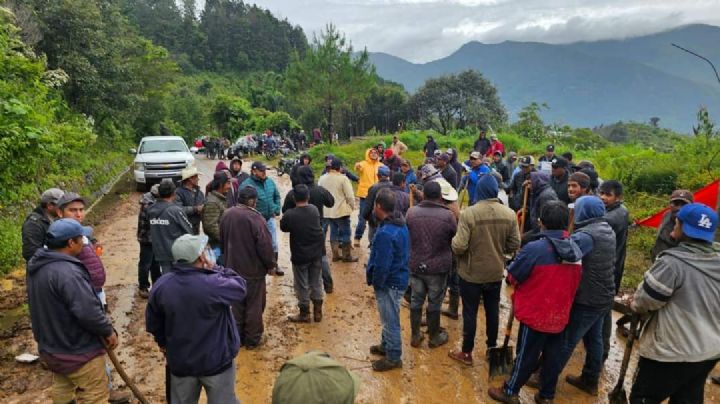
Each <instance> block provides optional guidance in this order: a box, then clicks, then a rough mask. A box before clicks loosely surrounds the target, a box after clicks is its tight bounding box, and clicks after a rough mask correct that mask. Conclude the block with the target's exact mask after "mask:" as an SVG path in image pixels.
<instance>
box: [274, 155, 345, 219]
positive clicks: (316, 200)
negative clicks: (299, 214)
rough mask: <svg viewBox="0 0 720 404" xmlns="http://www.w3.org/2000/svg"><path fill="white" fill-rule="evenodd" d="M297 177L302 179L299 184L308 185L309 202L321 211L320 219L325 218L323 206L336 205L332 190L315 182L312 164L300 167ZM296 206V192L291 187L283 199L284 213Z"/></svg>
mask: <svg viewBox="0 0 720 404" xmlns="http://www.w3.org/2000/svg"><path fill="white" fill-rule="evenodd" d="M297 177H298V181H300V182H298V184H305V185H307V187H308V190H309V191H310V198H309V200H308V202H310V204H311V205H315V207H316V208H317V210H318V212H319V213H320V220H322V219H323V218H324V216H323V208H325V207H328V208H332V207H333V205H335V198H333V196H332V194H331V193H330V191H328V190H327V189H325V188H323V187H321V186H319V185H316V184H315V174H313V171H312V169H311V168H310V166H303V167H300V168H299V169H298V172H297ZM294 207H295V193H294V192H293V190H292V189H291V190H290V192H288V193H287V195H285V200H284V201H283V206H282V213H285V212H286V211H288V210H290V209H292V208H294Z"/></svg>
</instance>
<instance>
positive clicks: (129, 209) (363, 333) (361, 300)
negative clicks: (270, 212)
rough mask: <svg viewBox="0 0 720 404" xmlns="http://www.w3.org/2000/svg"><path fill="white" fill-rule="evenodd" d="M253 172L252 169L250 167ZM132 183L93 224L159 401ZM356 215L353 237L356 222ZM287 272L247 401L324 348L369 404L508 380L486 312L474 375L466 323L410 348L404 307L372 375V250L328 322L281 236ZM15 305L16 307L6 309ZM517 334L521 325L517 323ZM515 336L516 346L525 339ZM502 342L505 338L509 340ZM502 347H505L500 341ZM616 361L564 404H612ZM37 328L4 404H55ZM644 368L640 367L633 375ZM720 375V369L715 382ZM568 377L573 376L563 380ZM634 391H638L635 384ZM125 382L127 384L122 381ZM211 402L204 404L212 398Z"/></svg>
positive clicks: (250, 360) (5, 360)
mask: <svg viewBox="0 0 720 404" xmlns="http://www.w3.org/2000/svg"><path fill="white" fill-rule="evenodd" d="M215 164H216V161H207V160H204V159H203V158H201V159H199V160H198V167H199V168H200V170H201V172H203V173H204V174H205V175H204V177H202V180H203V183H205V182H206V181H207V180H209V179H211V178H212V172H213V170H214V167H215ZM248 166H249V164H245V168H246V169H247V168H248ZM268 173H269V175H270V177H272V178H273V179H275V180H276V182H277V183H278V186H279V188H280V190H281V194H283V195H284V194H285V193H286V192H287V190H288V189H289V188H290V182H289V179H288V177H287V176H283V177H281V178H277V177H276V176H275V172H274V171H272V170H270V171H269V172H268ZM132 185H133V184H132V182H131V181H121V182H120V183H119V184H118V186H117V187H116V189H115V190H113V192H111V194H110V195H109V196H108V197H107V198H106V200H105V201H103V202H102V203H101V204H100V205H99V207H97V208H96V209H95V212H94V213H93V214H92V215H91V216H90V217H89V219H88V220H89V221H90V222H91V223H93V224H94V225H95V234H96V236H97V237H98V239H99V240H100V241H101V242H102V244H103V245H104V255H103V257H102V259H103V261H104V263H105V265H106V268H107V272H108V279H107V294H108V302H109V305H110V310H111V313H110V315H111V318H112V320H113V323H114V325H115V327H116V329H117V330H118V332H119V333H120V347H119V348H118V350H117V353H118V356H119V358H120V360H121V362H122V364H123V366H124V367H125V369H126V371H127V372H128V373H129V374H131V375H133V377H134V379H135V381H136V383H137V384H138V387H139V388H140V389H141V390H142V391H143V392H145V394H146V396H147V397H148V399H149V400H150V401H151V402H154V403H156V402H157V403H159V402H162V401H163V399H164V359H163V357H162V354H161V353H160V351H159V350H158V348H157V346H156V344H155V343H154V341H153V339H152V337H151V336H149V334H147V333H146V332H145V322H144V312H145V305H146V301H145V300H143V299H141V298H139V297H138V296H137V256H138V252H139V249H138V244H137V241H136V239H135V231H136V226H137V212H138V204H137V201H138V198H139V197H140V194H139V193H137V192H133V191H132ZM355 219H356V217H355V216H354V217H353V229H354V221H355ZM279 236H280V245H281V250H282V251H281V254H280V264H281V266H283V267H284V268H285V270H286V273H287V274H286V276H284V277H272V278H268V279H267V286H268V287H267V290H268V299H267V309H266V311H265V323H266V334H267V337H268V341H267V344H266V345H265V346H264V347H262V348H260V349H257V350H254V351H248V350H245V349H241V351H240V353H239V355H238V358H237V363H238V365H237V381H236V391H237V394H238V396H239V398H240V399H241V400H242V401H243V402H244V403H267V402H269V401H270V397H271V394H272V386H273V383H274V380H275V378H276V377H277V372H278V370H279V369H280V367H281V366H282V364H283V363H284V361H286V360H287V359H289V358H292V357H294V356H296V355H300V354H302V353H304V352H306V351H309V350H314V349H319V350H323V351H326V352H328V353H330V354H331V355H332V356H333V357H334V358H336V359H337V360H339V361H340V362H342V363H343V364H345V365H346V366H347V367H348V368H350V369H352V370H353V371H354V372H355V373H357V374H358V376H359V377H360V379H361V380H362V386H361V388H360V392H359V395H358V402H360V403H486V402H490V400H489V398H488V397H487V388H488V387H489V386H499V385H501V384H502V381H503V378H494V379H492V380H489V378H488V367H487V364H486V363H485V361H484V360H483V359H482V358H483V355H484V341H485V335H484V320H485V319H484V317H483V315H482V310H480V318H479V319H478V335H477V337H476V346H477V348H476V352H475V365H474V366H473V367H466V366H465V365H462V364H460V363H457V362H454V361H452V360H451V359H450V358H448V357H447V352H448V351H449V350H450V349H451V348H453V347H454V346H456V345H459V344H460V340H461V336H462V328H461V327H462V320H450V319H447V318H445V317H443V320H442V325H443V327H445V328H447V330H448V334H449V335H450V343H449V344H448V345H446V346H443V347H440V348H436V349H429V348H428V347H427V338H426V339H425V341H424V343H423V346H422V347H421V348H417V349H416V348H412V347H410V345H409V340H410V335H409V334H410V326H409V312H408V309H407V308H405V307H403V308H402V309H401V318H402V330H403V362H404V368H403V369H402V370H397V371H392V372H388V373H383V374H377V373H374V372H373V371H372V369H371V368H370V361H371V360H372V359H374V358H373V357H372V356H371V355H370V354H369V352H368V348H369V346H370V345H372V344H375V343H377V342H378V340H379V336H380V320H379V316H378V313H377V308H376V306H375V300H374V297H373V294H372V290H371V288H370V287H368V286H367V285H366V284H365V274H364V267H363V264H364V263H365V262H366V261H367V242H366V240H363V247H361V248H360V249H355V254H357V255H360V257H361V259H360V262H358V263H333V264H332V271H333V277H334V280H335V293H333V294H331V295H328V296H327V297H326V300H325V304H324V318H323V321H322V322H321V323H319V324H315V323H313V324H301V325H300V324H293V323H289V322H288V321H287V320H286V317H287V315H289V314H294V313H295V312H296V310H297V308H296V306H295V305H296V300H295V297H294V295H293V288H292V275H291V270H290V256H289V248H288V245H289V243H288V242H289V240H288V237H287V236H286V235H285V234H283V233H279ZM0 307H6V306H0ZM502 307H503V308H502V314H501V324H504V323H505V318H506V317H505V316H506V315H507V314H506V313H507V312H508V304H507V297H506V296H505V294H503V303H502ZM515 329H517V324H515ZM514 334H515V333H513V339H512V341H514V340H515V335H514ZM500 339H502V335H501V336H500ZM499 342H501V341H499ZM612 344H613V347H612V351H611V354H610V359H608V361H607V363H606V365H605V371H604V373H603V375H602V378H601V394H600V395H599V396H598V397H590V396H588V395H586V394H584V393H581V392H579V391H578V390H576V389H575V388H573V387H571V386H569V385H568V384H567V383H565V382H564V380H562V379H561V381H560V383H559V385H558V395H557V397H558V398H557V400H556V402H558V403H596V402H597V403H603V402H607V399H606V396H607V392H609V391H610V390H611V389H612V387H613V385H614V383H615V381H616V380H617V372H618V370H619V367H620V362H621V360H622V352H623V347H624V340H622V339H619V338H616V337H615V336H613V339H612ZM36 350H37V348H36V346H35V344H34V342H33V341H32V335H31V333H30V332H29V330H24V331H22V332H20V333H18V335H16V336H15V337H14V338H12V339H8V340H3V342H2V347H1V348H0V353H1V354H2V356H1V357H0V359H1V360H2V366H1V367H0V387H1V388H2V389H1V391H0V401H2V402H11V403H29V402H47V401H48V398H49V387H50V384H51V377H50V374H49V372H47V371H46V370H43V369H42V368H41V367H40V366H39V365H22V366H20V365H18V364H15V363H14V362H13V361H12V357H14V355H17V354H19V353H22V352H24V351H30V352H36ZM583 358H584V353H583V350H582V347H580V348H578V349H577V350H576V352H575V355H574V356H573V358H572V360H571V362H570V364H569V366H568V368H567V369H566V371H565V372H564V373H563V375H565V374H568V373H573V374H574V373H577V372H579V369H580V368H581V367H582V360H583ZM634 363H635V361H633V362H631V369H630V373H629V374H630V375H631V374H632V372H633V370H634ZM718 373H720V371H719V370H718V369H716V372H715V374H718ZM563 377H564V376H563ZM630 379H631V378H630V377H628V382H627V383H626V390H627V391H629V389H630V381H629V380H630ZM114 380H115V382H116V383H117V384H118V385H119V386H121V387H122V386H124V383H122V381H120V379H119V377H118V376H117V375H115V377H114ZM534 393H535V392H534V391H533V390H529V389H523V391H522V392H521V401H522V402H524V403H530V402H533V398H532V397H533V394H534ZM705 397H706V401H707V402H720V388H718V387H717V386H714V385H710V384H708V385H707V387H706V394H705ZM202 402H204V398H203V399H202Z"/></svg>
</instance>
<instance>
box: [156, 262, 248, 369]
mask: <svg viewBox="0 0 720 404" xmlns="http://www.w3.org/2000/svg"><path fill="white" fill-rule="evenodd" d="M243 299H245V279H243V278H242V277H241V276H240V275H238V274H236V273H235V272H234V271H233V270H231V269H227V268H223V267H219V266H217V267H215V268H214V269H212V270H205V269H199V268H195V267H193V266H192V265H190V264H187V263H176V264H175V265H174V266H173V271H172V272H170V273H168V274H164V275H163V276H161V277H160V279H158V281H157V282H156V283H155V284H154V285H153V288H152V293H151V294H150V299H149V300H148V304H147V307H146V309H145V328H146V329H147V331H148V332H149V333H151V334H152V335H153V336H154V337H155V341H156V342H157V344H158V345H159V346H160V347H161V348H165V349H166V356H167V363H168V367H169V368H170V372H171V373H172V374H174V375H175V376H179V377H186V376H193V377H200V376H212V375H216V374H218V373H220V372H223V371H224V370H226V369H228V368H229V367H230V366H231V365H232V361H233V359H235V356H236V355H237V353H238V351H239V350H240V336H239V335H238V331H237V326H236V325H235V319H234V318H233V315H232V312H231V311H230V305H231V304H233V303H237V302H241V301H242V300H243Z"/></svg>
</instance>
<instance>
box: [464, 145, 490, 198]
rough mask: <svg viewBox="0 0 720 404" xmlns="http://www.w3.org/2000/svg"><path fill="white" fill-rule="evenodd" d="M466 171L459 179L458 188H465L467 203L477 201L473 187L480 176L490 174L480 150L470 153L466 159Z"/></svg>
mask: <svg viewBox="0 0 720 404" xmlns="http://www.w3.org/2000/svg"><path fill="white" fill-rule="evenodd" d="M466 165H467V166H468V173H467V174H466V175H465V176H464V177H463V178H462V180H460V187H459V189H461V190H462V189H463V188H467V191H468V201H469V203H468V204H469V205H473V204H475V202H477V197H476V195H475V193H476V192H475V188H476V186H477V183H478V181H479V180H480V177H482V176H483V175H485V174H490V167H488V165H487V164H485V163H484V162H483V156H482V154H481V153H480V152H478V151H474V152H472V153H470V159H469V160H468V161H467V164H466Z"/></svg>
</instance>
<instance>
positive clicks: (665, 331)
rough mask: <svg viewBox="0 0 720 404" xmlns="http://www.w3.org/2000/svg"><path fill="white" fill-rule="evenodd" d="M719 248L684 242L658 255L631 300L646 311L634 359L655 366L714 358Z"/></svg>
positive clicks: (718, 351)
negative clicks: (638, 350)
mask: <svg viewBox="0 0 720 404" xmlns="http://www.w3.org/2000/svg"><path fill="white" fill-rule="evenodd" d="M718 299H720V245H718V244H717V243H716V244H714V245H712V244H709V243H703V242H694V241H685V242H681V243H680V244H679V245H678V246H677V247H674V248H670V249H668V250H665V251H664V252H662V253H661V254H660V255H659V256H658V258H657V260H656V261H655V263H654V264H653V266H652V267H651V268H650V269H649V270H648V271H647V272H645V276H644V279H643V281H642V283H641V284H640V286H639V287H638V289H637V291H636V292H635V298H634V299H633V303H632V309H633V310H634V311H635V312H637V313H640V314H645V313H648V312H651V313H652V314H651V317H650V321H649V322H648V323H647V325H646V326H645V330H644V331H643V333H642V336H641V337H640V356H642V357H643V358H648V359H652V360H656V361H660V362H700V361H705V360H710V359H717V358H718V357H720V305H718V304H717V302H718Z"/></svg>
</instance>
